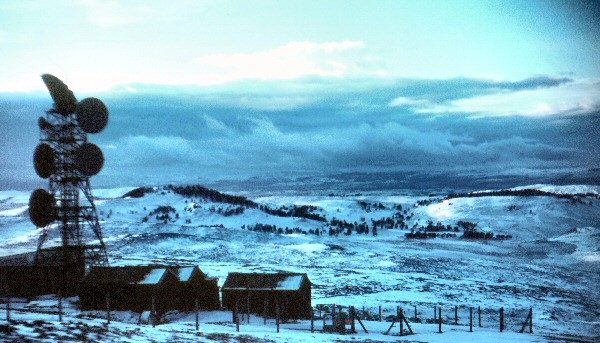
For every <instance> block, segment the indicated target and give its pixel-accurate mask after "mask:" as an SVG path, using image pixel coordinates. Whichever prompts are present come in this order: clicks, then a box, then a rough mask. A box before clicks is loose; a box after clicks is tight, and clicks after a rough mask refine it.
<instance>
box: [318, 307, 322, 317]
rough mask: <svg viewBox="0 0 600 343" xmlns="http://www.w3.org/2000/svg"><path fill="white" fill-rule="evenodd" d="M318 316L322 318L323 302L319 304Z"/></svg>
mask: <svg viewBox="0 0 600 343" xmlns="http://www.w3.org/2000/svg"><path fill="white" fill-rule="evenodd" d="M318 307H319V318H323V304H319V306H318Z"/></svg>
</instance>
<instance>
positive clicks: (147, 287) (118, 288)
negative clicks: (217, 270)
mask: <svg viewBox="0 0 600 343" xmlns="http://www.w3.org/2000/svg"><path fill="white" fill-rule="evenodd" d="M178 287H179V284H178V278H177V276H176V275H175V274H173V272H171V271H170V270H169V269H168V267H165V266H124V267H93V268H91V269H90V271H89V272H88V273H87V274H86V275H85V277H84V278H83V280H82V281H81V286H80V291H79V302H80V305H81V309H82V310H105V309H106V308H107V299H106V297H107V294H110V307H111V309H113V310H122V311H127V310H129V311H135V312H143V311H149V310H152V301H153V300H152V298H153V297H154V304H155V310H156V312H157V313H158V314H162V313H165V312H167V311H169V310H173V309H177V297H176V295H177V293H178Z"/></svg>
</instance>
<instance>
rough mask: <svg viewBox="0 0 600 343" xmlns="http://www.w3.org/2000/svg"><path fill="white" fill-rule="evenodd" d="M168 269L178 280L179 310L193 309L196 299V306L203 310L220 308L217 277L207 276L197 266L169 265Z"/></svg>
mask: <svg viewBox="0 0 600 343" xmlns="http://www.w3.org/2000/svg"><path fill="white" fill-rule="evenodd" d="M170 270H171V271H172V272H173V274H175V276H177V280H178V282H179V285H178V291H177V301H178V304H179V305H178V309H179V310H181V311H192V310H194V308H195V306H196V305H195V304H196V299H197V300H198V306H199V307H200V308H201V309H203V310H218V309H219V308H221V302H220V301H219V286H218V285H217V282H218V279H217V278H210V277H208V276H207V275H206V274H204V273H203V272H202V271H201V270H200V268H198V266H176V267H170Z"/></svg>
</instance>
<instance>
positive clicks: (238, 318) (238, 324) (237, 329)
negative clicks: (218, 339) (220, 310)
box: [235, 300, 240, 332]
mask: <svg viewBox="0 0 600 343" xmlns="http://www.w3.org/2000/svg"><path fill="white" fill-rule="evenodd" d="M238 303H239V300H238V301H236V302H235V330H236V331H237V332H240V316H239V314H238V310H239V308H238Z"/></svg>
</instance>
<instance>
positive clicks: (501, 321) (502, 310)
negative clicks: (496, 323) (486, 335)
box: [500, 307, 504, 332]
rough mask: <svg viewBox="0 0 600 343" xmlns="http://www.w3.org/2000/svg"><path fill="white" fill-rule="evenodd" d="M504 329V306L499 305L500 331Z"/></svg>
mask: <svg viewBox="0 0 600 343" xmlns="http://www.w3.org/2000/svg"><path fill="white" fill-rule="evenodd" d="M503 331H504V307H500V332H503Z"/></svg>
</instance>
